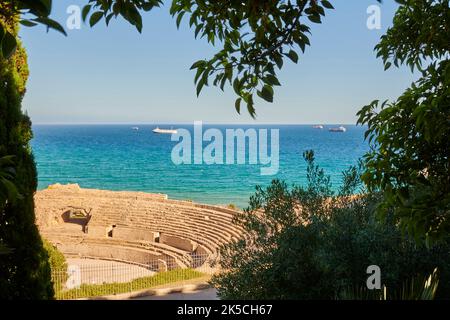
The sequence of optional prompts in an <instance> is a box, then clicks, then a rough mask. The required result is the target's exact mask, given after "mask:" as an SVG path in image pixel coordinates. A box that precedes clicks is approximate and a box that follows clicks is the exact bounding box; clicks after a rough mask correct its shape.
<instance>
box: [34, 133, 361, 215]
mask: <svg viewBox="0 0 450 320" xmlns="http://www.w3.org/2000/svg"><path fill="white" fill-rule="evenodd" d="M132 126H133V125H35V126H33V129H34V139H33V140H32V147H33V151H34V155H35V159H36V163H37V168H38V176H39V188H40V189H42V188H46V187H47V186H48V185H49V184H53V183H62V184H65V183H78V184H79V185H80V186H81V187H84V188H98V189H109V190H132V191H146V192H161V193H166V194H168V195H169V197H170V198H174V199H190V200H194V201H199V202H205V203H211V204H229V203H233V204H236V205H238V206H240V207H245V206H246V204H247V202H248V198H249V196H250V195H251V194H252V193H254V190H255V185H257V184H259V185H267V184H269V183H270V181H271V180H272V179H274V178H280V179H284V180H286V181H287V182H288V183H289V184H291V183H296V184H304V183H305V181H306V173H305V168H306V165H305V161H304V160H303V158H302V153H303V152H304V151H305V150H308V149H313V150H314V151H315V154H316V160H317V164H319V165H320V166H321V167H323V168H324V169H325V171H326V173H327V174H329V175H330V176H331V181H332V182H333V184H334V186H335V187H338V186H339V183H340V177H341V172H342V171H343V170H344V169H346V168H348V167H349V166H350V165H353V164H356V162H357V160H358V158H360V157H361V156H362V155H363V154H364V152H365V151H366V150H367V149H368V146H367V143H366V142H364V138H363V137H364V130H365V129H364V128H362V127H357V126H346V128H347V132H345V133H331V132H329V131H328V128H329V127H334V125H328V126H325V128H324V129H323V130H318V129H313V128H312V127H311V126H309V125H269V126H268V125H260V126H245V125H216V126H211V125H204V126H203V131H205V130H207V129H208V128H218V129H220V130H221V131H222V132H224V137H225V129H227V128H230V129H236V128H242V129H244V130H245V129H248V128H255V129H256V130H258V129H269V130H270V129H279V136H280V139H279V142H280V161H279V172H278V174H277V175H274V176H262V175H261V174H260V168H261V165H249V164H245V165H238V164H233V165H218V164H215V165H207V164H201V165H194V164H191V165H184V164H183V165H175V164H174V163H173V162H172V161H171V151H172V148H173V146H175V145H176V144H177V142H175V141H171V136H170V135H165V134H164V135H161V134H154V133H152V131H151V130H152V129H153V128H155V125H137V126H138V127H139V128H140V130H139V131H133V130H131V127H132ZM159 127H160V128H170V127H171V125H159ZM192 127H193V126H192V125H173V128H185V129H188V130H190V131H191V132H192ZM269 132H270V131H269ZM269 137H270V134H269ZM208 143H209V142H204V143H203V145H204V146H206V145H207V144H208Z"/></svg>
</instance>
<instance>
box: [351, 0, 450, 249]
mask: <svg viewBox="0 0 450 320" xmlns="http://www.w3.org/2000/svg"><path fill="white" fill-rule="evenodd" d="M398 2H399V3H401V4H402V5H401V6H400V8H399V10H398V11H397V13H396V15H395V17H394V24H393V26H392V27H391V28H390V29H389V30H388V31H387V33H386V34H385V35H384V36H383V37H382V38H381V42H380V43H379V44H378V45H377V47H376V51H377V55H378V56H379V57H381V58H382V59H383V61H384V63H385V68H386V69H388V68H390V67H391V66H392V65H395V66H397V67H398V66H401V65H402V64H406V65H407V66H409V67H410V68H411V69H413V70H414V69H417V70H419V71H420V74H421V77H420V79H419V80H418V81H416V82H415V83H413V84H412V86H411V87H410V88H408V89H407V90H406V91H405V93H403V95H401V96H400V97H399V98H398V99H397V100H396V101H394V102H391V103H388V102H387V101H385V102H383V103H380V102H379V101H374V102H372V103H371V104H369V105H367V106H365V107H364V108H363V109H362V110H361V111H360V112H359V113H358V114H359V120H358V122H359V123H360V124H366V125H368V130H367V132H366V137H367V138H368V139H369V141H370V142H371V144H372V151H371V152H369V153H368V154H367V155H366V157H365V162H366V170H365V172H364V174H363V180H364V182H365V183H366V184H367V186H368V187H369V190H371V191H375V190H381V191H382V193H383V195H384V197H383V200H382V201H381V203H380V205H379V206H378V211H379V213H380V214H381V215H384V214H385V213H386V212H387V211H388V210H389V209H394V212H395V214H396V216H397V218H398V219H399V221H400V223H401V225H402V226H403V229H404V230H405V231H407V232H408V233H410V234H412V235H414V236H415V237H416V239H417V240H418V241H422V240H424V239H425V240H426V241H427V243H429V242H430V241H435V240H439V239H441V238H442V237H444V236H446V235H448V233H449V231H450V174H449V172H450V159H449V156H450V139H449V137H450V60H449V58H450V55H449V53H450V8H449V1H448V0H438V1H436V0H434V1H430V0H404V1H398Z"/></svg>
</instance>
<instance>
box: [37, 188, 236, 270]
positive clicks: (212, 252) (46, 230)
mask: <svg viewBox="0 0 450 320" xmlns="http://www.w3.org/2000/svg"><path fill="white" fill-rule="evenodd" d="M35 206H36V221H37V225H38V227H39V230H40V232H41V234H42V236H43V237H44V238H46V239H48V240H49V241H50V242H51V243H53V244H54V245H56V246H57V247H58V249H59V250H60V251H61V252H62V253H63V254H64V255H65V256H66V257H70V258H92V259H105V260H113V261H120V262H127V263H132V264H136V265H143V266H144V265H145V266H148V265H149V263H150V262H154V261H158V263H157V265H156V266H155V267H154V269H155V270H158V271H161V270H168V269H173V268H178V267H181V268H186V267H190V268H196V267H199V266H200V265H202V264H204V263H206V262H207V260H208V259H209V258H217V256H218V248H219V246H220V245H221V244H224V243H227V242H229V241H231V240H237V239H238V238H240V236H241V235H242V229H241V228H239V227H238V226H236V225H234V224H232V219H233V217H234V216H235V214H236V213H237V211H235V210H231V209H229V208H224V207H219V206H211V205H204V204H197V203H194V202H190V201H179V200H171V199H168V197H167V195H165V194H150V193H143V192H128V191H106V190H96V189H82V188H80V187H79V186H78V185H76V184H75V185H74V184H70V185H59V184H57V185H52V186H50V187H48V188H47V189H45V190H41V191H38V192H37V193H36V195H35ZM198 257H202V259H200V260H199V259H198Z"/></svg>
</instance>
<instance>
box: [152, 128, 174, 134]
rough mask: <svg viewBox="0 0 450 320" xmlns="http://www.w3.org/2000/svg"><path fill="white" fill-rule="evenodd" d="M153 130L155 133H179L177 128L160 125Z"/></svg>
mask: <svg viewBox="0 0 450 320" xmlns="http://www.w3.org/2000/svg"><path fill="white" fill-rule="evenodd" d="M152 131H153V132H154V133H166V134H172V133H177V132H178V131H177V130H176V129H160V128H159V127H156V128H155V129H153V130H152Z"/></svg>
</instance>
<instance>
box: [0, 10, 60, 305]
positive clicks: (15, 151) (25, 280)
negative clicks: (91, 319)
mask: <svg viewBox="0 0 450 320" xmlns="http://www.w3.org/2000/svg"><path fill="white" fill-rule="evenodd" d="M3 9H4V10H7V7H5V8H3ZM17 19H18V18H17V16H14V15H12V16H10V18H8V20H5V21H3V20H2V21H0V22H1V23H2V24H3V25H4V26H5V27H6V28H7V29H8V31H9V32H11V33H12V34H14V35H17V32H18V28H17V25H18V23H17ZM27 77H28V67H27V59H26V53H25V51H24V49H23V48H22V47H21V45H20V43H18V47H17V50H16V52H15V54H14V55H13V56H12V57H11V58H9V59H5V58H3V57H0V79H1V85H0V157H3V156H6V155H11V156H14V164H15V166H14V169H15V177H14V185H15V188H16V189H17V190H16V191H17V193H18V194H20V196H21V198H20V201H15V202H12V201H8V203H6V205H3V206H2V207H1V208H0V243H2V246H7V247H8V248H9V250H10V252H9V253H8V254H4V255H2V256H1V262H0V299H49V298H51V297H53V287H52V285H51V279H50V268H49V264H48V261H47V258H48V257H47V252H46V251H45V250H44V248H43V245H42V240H41V238H40V235H39V232H38V230H37V227H36V225H35V215H34V202H33V195H34V192H35V191H36V186H37V179H36V168H35V164H34V159H33V155H32V153H31V150H30V147H29V141H30V139H31V137H32V132H31V122H30V120H29V118H28V116H26V115H25V114H23V112H22V110H21V104H22V98H23V95H24V93H25V83H26V80H27Z"/></svg>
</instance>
